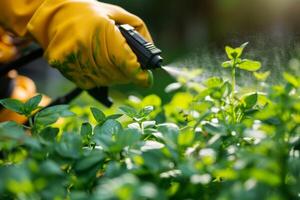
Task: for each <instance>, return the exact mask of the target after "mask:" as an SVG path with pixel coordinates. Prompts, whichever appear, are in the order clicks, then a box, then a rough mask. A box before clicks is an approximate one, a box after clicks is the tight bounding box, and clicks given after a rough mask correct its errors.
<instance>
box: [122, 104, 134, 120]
mask: <svg viewBox="0 0 300 200" xmlns="http://www.w3.org/2000/svg"><path fill="white" fill-rule="evenodd" d="M119 109H120V110H121V111H122V112H124V114H125V115H127V116H128V117H131V118H134V117H136V116H137V115H138V112H137V111H136V110H135V109H134V108H132V107H129V106H121V107H120V108H119Z"/></svg>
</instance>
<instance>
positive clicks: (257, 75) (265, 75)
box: [253, 71, 271, 81]
mask: <svg viewBox="0 0 300 200" xmlns="http://www.w3.org/2000/svg"><path fill="white" fill-rule="evenodd" d="M270 74H271V72H270V71H266V72H254V73H253V75H254V76H255V78H256V79H257V80H259V81H265V80H267V78H268V77H269V76H270Z"/></svg>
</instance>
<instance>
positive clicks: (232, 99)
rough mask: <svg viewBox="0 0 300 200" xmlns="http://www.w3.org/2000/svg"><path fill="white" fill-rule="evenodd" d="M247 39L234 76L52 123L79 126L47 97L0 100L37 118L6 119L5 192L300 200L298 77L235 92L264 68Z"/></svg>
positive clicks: (234, 57)
mask: <svg viewBox="0 0 300 200" xmlns="http://www.w3.org/2000/svg"><path fill="white" fill-rule="evenodd" d="M245 46H246V45H242V46H241V47H239V48H235V49H234V48H230V47H226V52H227V55H228V58H229V59H230V61H227V62H225V63H223V67H228V68H230V69H231V72H232V73H231V75H232V76H231V79H230V80H226V79H224V78H222V77H210V78H208V79H207V80H205V81H202V82H198V81H197V80H196V79H194V78H195V77H194V76H191V77H190V79H182V78H181V79H180V83H179V84H177V86H176V89H179V87H181V88H180V89H181V90H180V92H176V93H175V94H174V96H173V98H172V100H171V101H170V102H169V103H167V104H165V105H162V104H161V100H160V98H159V97H158V96H155V95H150V96H147V97H145V98H143V99H138V98H134V99H133V98H131V99H129V100H128V101H127V103H126V105H122V106H121V107H119V112H116V113H115V114H113V115H107V114H105V112H104V110H100V109H99V108H95V107H92V108H90V112H89V113H90V115H92V116H93V118H94V120H90V119H89V118H84V121H83V122H82V123H80V127H79V128H73V129H72V130H68V132H66V131H64V130H66V129H65V128H64V124H63V123H60V124H59V128H55V126H54V125H53V124H54V123H55V122H56V121H57V120H58V119H59V118H61V117H63V118H64V117H71V118H70V119H71V123H72V122H73V124H78V123H79V122H78V120H79V119H80V115H79V114H78V113H77V114H74V113H73V112H71V111H70V110H73V111H74V112H77V111H76V109H74V108H71V109H70V107H69V106H67V105H62V106H55V107H50V108H45V109H42V108H39V107H38V104H39V101H40V96H37V97H34V98H32V99H31V100H29V101H28V102H26V103H21V102H19V101H17V100H11V99H3V100H0V103H1V104H2V105H3V106H4V107H6V108H8V109H11V110H14V111H15V112H18V113H20V114H23V115H25V116H27V117H28V118H29V122H30V123H29V126H24V125H20V124H17V123H14V122H4V123H0V152H1V155H0V176H1V179H0V198H1V199H270V200H271V199H297V198H299V193H300V190H299V188H300V170H299V169H300V160H299V154H300V153H299V152H300V129H299V125H300V98H299V94H300V91H299V90H300V89H299V88H300V78H298V77H296V76H294V75H292V74H289V73H284V80H285V83H284V84H282V85H270V86H266V88H264V89H265V91H263V92H259V91H250V92H249V91H247V93H244V92H243V91H244V90H243V89H244V88H242V89H237V87H236V86H237V83H236V81H235V72H236V70H237V69H243V70H247V71H250V72H254V71H256V70H258V69H259V68H260V67H261V66H260V63H259V62H257V61H250V60H245V59H241V56H242V52H243V50H244V48H245ZM257 75H259V72H257V73H256V76H257ZM267 76H268V75H267ZM265 78H266V77H263V78H262V79H261V81H264V80H265ZM178 86H179V87H178ZM170 88H171V87H169V88H168V91H171V90H170ZM173 88H174V87H173ZM37 110H38V112H37ZM68 123H69V122H68ZM56 126H57V125H56ZM29 133H30V134H29Z"/></svg>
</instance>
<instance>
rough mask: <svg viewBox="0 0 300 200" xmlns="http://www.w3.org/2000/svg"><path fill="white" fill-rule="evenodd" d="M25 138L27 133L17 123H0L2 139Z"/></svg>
mask: <svg viewBox="0 0 300 200" xmlns="http://www.w3.org/2000/svg"><path fill="white" fill-rule="evenodd" d="M25 136H26V134H25V131H24V129H23V127H22V126H21V125H20V124H17V123H16V122H2V123H0V137H3V138H4V139H5V138H7V139H22V138H24V137H25ZM0 141H1V139H0Z"/></svg>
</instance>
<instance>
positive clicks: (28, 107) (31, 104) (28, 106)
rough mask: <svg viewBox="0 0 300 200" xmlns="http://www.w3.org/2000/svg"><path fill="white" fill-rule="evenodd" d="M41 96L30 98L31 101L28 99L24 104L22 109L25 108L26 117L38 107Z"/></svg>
mask: <svg viewBox="0 0 300 200" xmlns="http://www.w3.org/2000/svg"><path fill="white" fill-rule="evenodd" d="M42 98H43V96H42V95H41V94H39V95H37V96H35V97H32V98H31V99H29V100H28V101H27V102H26V103H25V104H24V108H25V112H26V113H25V114H26V115H27V116H29V115H30V114H31V113H32V112H33V111H35V110H36V109H37V108H38V107H39V104H40V102H41V100H42Z"/></svg>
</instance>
